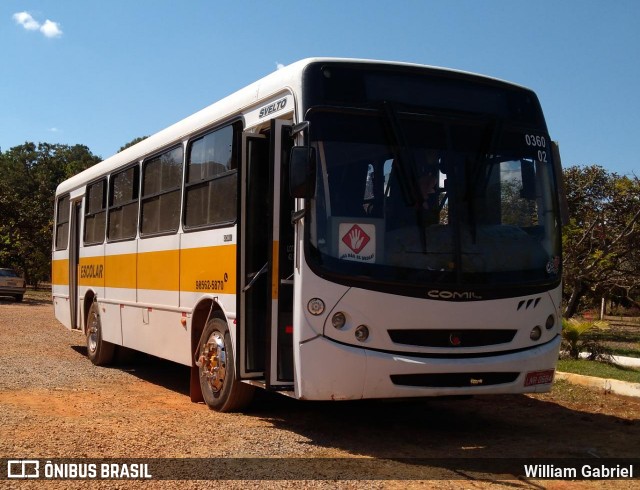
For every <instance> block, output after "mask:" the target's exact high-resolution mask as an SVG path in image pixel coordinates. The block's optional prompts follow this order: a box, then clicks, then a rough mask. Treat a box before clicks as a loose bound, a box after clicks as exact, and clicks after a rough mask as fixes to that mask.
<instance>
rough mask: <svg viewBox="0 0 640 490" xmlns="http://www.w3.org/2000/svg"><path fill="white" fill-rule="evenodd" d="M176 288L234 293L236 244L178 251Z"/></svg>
mask: <svg viewBox="0 0 640 490" xmlns="http://www.w3.org/2000/svg"><path fill="white" fill-rule="evenodd" d="M180 272H181V274H180V289H181V290H182V291H197V292H209V293H214V294H215V293H224V294H235V293H236V246H235V245H219V246H217V247H205V248H187V249H183V250H181V251H180Z"/></svg>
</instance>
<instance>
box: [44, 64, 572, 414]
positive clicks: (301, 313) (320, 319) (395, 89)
mask: <svg viewBox="0 0 640 490" xmlns="http://www.w3.org/2000/svg"><path fill="white" fill-rule="evenodd" d="M561 176H562V174H561V167H560V159H559V153H558V151H557V147H556V146H554V145H553V143H552V140H551V138H550V136H549V134H548V131H547V126H546V123H545V119H544V116H543V113H542V110H541V107H540V103H539V101H538V98H537V97H536V95H535V94H534V92H532V91H531V90H529V89H527V88H524V87H521V86H518V85H514V84H511V83H507V82H504V81H501V80H497V79H493V78H489V77H485V76H480V75H476V74H471V73H466V72H461V71H454V70H448V69H442V68H436V67H430V66H423V65H416V64H409V63H396V62H383V61H371V60H354V59H336V58H312V59H305V60H302V61H299V62H296V63H293V64H291V65H289V66H287V67H284V68H282V69H280V70H277V71H275V72H274V73H272V74H270V75H268V76H266V77H264V78H262V79H261V80H259V81H257V82H255V83H253V84H251V85H249V86H247V87H246V88H244V89H241V90H239V91H238V92H236V93H234V94H232V95H230V96H228V97H226V98H224V99H222V100H220V101H219V102H217V103H214V104H213V105H210V106H209V107H207V108H205V109H203V110H201V111H200V112H197V113H195V114H193V115H191V116H190V117H187V118H186V119H183V120H182V121H179V122H177V123H176V124H174V125H172V126H170V127H168V128H167V129H165V130H162V131H160V132H158V133H157V134H154V135H153V136H151V137H149V138H147V139H145V140H143V141H142V142H140V143H138V144H136V145H134V146H132V147H130V148H128V149H126V150H124V151H122V152H120V153H118V154H116V155H114V156H112V157H110V158H107V159H106V160H104V161H102V162H100V163H98V164H96V165H95V166H93V167H91V168H89V169H87V170H85V171H83V172H81V173H79V174H77V175H75V176H73V177H71V178H70V179H68V180H66V181H64V182H62V183H61V184H60V185H59V187H58V188H57V193H56V203H55V212H54V214H55V215H54V222H55V223H54V237H53V252H52V254H53V255H52V283H53V289H52V295H53V305H54V309H55V315H56V318H57V319H58V320H59V321H60V322H61V323H62V324H64V325H65V326H66V327H67V328H68V329H71V330H78V331H80V332H82V333H83V334H84V335H85V336H86V345H87V354H88V357H89V359H90V360H91V361H92V362H93V363H94V364H96V365H106V364H109V363H111V362H112V361H113V360H114V353H115V352H116V350H117V349H121V348H123V347H124V348H129V349H133V350H136V351H141V352H144V353H147V354H150V355H153V356H157V357H159V358H163V359H167V360H170V361H173V362H175V363H179V364H183V365H185V366H189V367H190V368H191V371H190V372H191V375H190V393H191V400H192V401H194V402H202V401H204V402H205V403H206V404H207V405H208V406H209V407H210V408H212V409H214V410H218V411H233V410H241V409H242V408H243V407H245V406H246V405H247V404H248V403H249V402H250V400H251V397H252V395H253V392H254V390H255V389H256V388H263V389H265V390H269V391H274V392H279V393H282V394H285V395H288V396H291V397H294V398H297V399H303V400H355V399H391V398H412V397H430V396H447V395H480V394H501V393H527V392H545V391H549V390H550V388H551V385H552V382H553V378H554V373H555V368H556V362H557V358H558V351H559V346H560V341H561V315H560V301H561V272H562V256H561V225H562V219H561V212H560V210H561V208H562V206H561V203H562V193H561V192H560V189H561ZM185 381H186V380H185Z"/></svg>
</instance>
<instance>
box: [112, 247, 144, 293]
mask: <svg viewBox="0 0 640 490" xmlns="http://www.w3.org/2000/svg"><path fill="white" fill-rule="evenodd" d="M137 260H138V254H120V255H107V256H105V264H104V266H105V285H106V286H107V287H109V288H124V289H136V287H137V282H136V279H137V278H136V262H137Z"/></svg>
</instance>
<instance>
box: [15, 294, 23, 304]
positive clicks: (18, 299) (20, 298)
mask: <svg viewBox="0 0 640 490" xmlns="http://www.w3.org/2000/svg"><path fill="white" fill-rule="evenodd" d="M22 298H23V295H22V294H16V301H17V302H18V303H20V302H21V301H22Z"/></svg>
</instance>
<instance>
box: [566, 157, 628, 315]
mask: <svg viewBox="0 0 640 490" xmlns="http://www.w3.org/2000/svg"><path fill="white" fill-rule="evenodd" d="M564 180H565V184H566V188H567V201H568V205H569V215H570V222H569V224H568V225H566V226H565V227H564V233H563V237H562V241H563V248H564V262H563V267H564V283H565V289H566V297H567V308H566V309H565V312H564V316H565V317H567V318H568V317H571V316H573V315H574V314H575V313H576V311H577V309H578V306H579V303H580V301H581V299H583V298H584V297H588V298H590V299H598V298H601V297H605V296H608V295H610V294H613V293H616V294H622V295H623V296H625V297H629V295H630V292H631V290H632V289H633V288H634V287H637V284H638V280H639V279H640V257H639V254H638V250H637V248H638V243H640V181H639V180H638V178H637V177H632V178H630V177H625V176H622V177H621V176H619V175H617V174H616V173H612V172H608V171H607V170H605V169H604V168H602V167H600V166H598V165H591V166H588V167H577V166H574V167H569V168H567V169H565V171H564Z"/></svg>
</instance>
